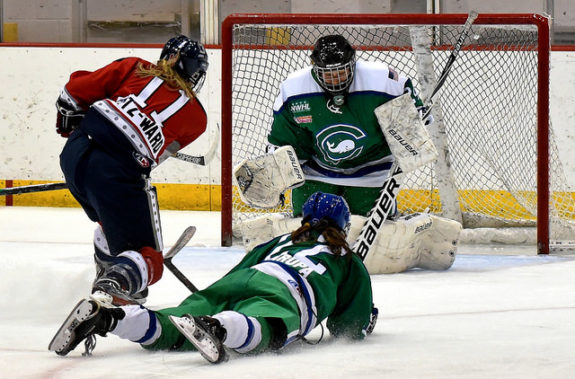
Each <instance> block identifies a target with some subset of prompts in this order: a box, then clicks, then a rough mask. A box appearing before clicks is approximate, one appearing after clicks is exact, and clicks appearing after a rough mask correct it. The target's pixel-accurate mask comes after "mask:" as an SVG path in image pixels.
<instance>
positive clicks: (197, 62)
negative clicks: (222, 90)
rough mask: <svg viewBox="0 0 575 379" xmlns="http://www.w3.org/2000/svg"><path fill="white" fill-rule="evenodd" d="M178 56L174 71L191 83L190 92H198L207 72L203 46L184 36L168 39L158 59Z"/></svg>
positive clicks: (206, 60)
mask: <svg viewBox="0 0 575 379" xmlns="http://www.w3.org/2000/svg"><path fill="white" fill-rule="evenodd" d="M178 54H179V58H178V61H177V62H176V64H175V65H174V70H175V71H176V72H177V73H178V75H180V76H181V77H182V78H183V79H185V80H187V81H189V82H190V83H192V90H193V91H194V92H195V93H198V92H200V89H201V88H202V86H203V85H204V80H205V79H206V72H207V71H208V54H207V52H206V49H205V48H204V46H203V45H202V44H201V43H199V42H196V41H194V40H191V39H189V38H188V37H186V36H184V35H179V36H177V37H174V38H172V39H170V40H169V41H168V42H166V44H165V45H164V48H163V49H162V53H161V54H160V59H166V60H167V59H170V58H171V57H173V56H177V55H178Z"/></svg>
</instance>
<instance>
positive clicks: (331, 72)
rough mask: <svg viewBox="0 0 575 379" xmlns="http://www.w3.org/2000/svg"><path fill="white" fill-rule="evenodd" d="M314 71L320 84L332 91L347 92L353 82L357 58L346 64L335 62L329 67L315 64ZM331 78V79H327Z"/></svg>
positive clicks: (336, 92)
mask: <svg viewBox="0 0 575 379" xmlns="http://www.w3.org/2000/svg"><path fill="white" fill-rule="evenodd" d="M313 71H314V73H315V76H316V78H317V80H318V82H319V85H320V86H321V87H322V88H323V89H325V90H326V91H328V92H329V93H331V94H332V95H338V94H341V93H342V92H345V91H346V90H347V89H348V88H349V86H351V83H352V82H353V76H354V74H355V59H354V58H352V59H351V60H350V61H349V62H347V63H344V64H333V65H328V66H327V67H319V66H318V65H314V66H313ZM326 78H329V79H326Z"/></svg>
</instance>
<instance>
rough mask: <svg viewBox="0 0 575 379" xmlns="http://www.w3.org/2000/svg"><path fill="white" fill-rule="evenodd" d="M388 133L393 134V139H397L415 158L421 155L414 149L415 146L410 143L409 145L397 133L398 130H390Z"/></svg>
mask: <svg viewBox="0 0 575 379" xmlns="http://www.w3.org/2000/svg"><path fill="white" fill-rule="evenodd" d="M387 131H388V132H389V134H391V135H392V136H393V138H395V139H396V140H397V142H399V144H400V145H401V146H403V147H404V148H405V150H407V151H408V152H410V153H411V154H412V155H413V156H416V155H419V153H418V152H417V150H415V148H413V146H411V145H410V144H409V143H407V141H406V140H405V139H404V138H403V137H402V136H401V135H400V134H399V133H398V132H397V130H395V129H391V128H390V129H388V130H387Z"/></svg>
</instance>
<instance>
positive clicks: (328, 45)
mask: <svg viewBox="0 0 575 379" xmlns="http://www.w3.org/2000/svg"><path fill="white" fill-rule="evenodd" d="M355 55H356V54H355V50H354V49H353V47H352V46H351V45H350V43H349V42H348V41H347V40H346V39H345V38H344V37H343V36H341V35H328V36H324V37H321V38H320V39H319V40H318V41H317V43H316V44H315V47H314V49H313V52H312V54H311V60H312V63H313V65H312V66H311V67H308V68H305V69H302V70H299V71H296V72H294V73H292V74H290V75H289V76H288V78H287V79H286V80H285V81H284V82H283V83H282V84H281V86H280V90H279V95H278V97H277V98H276V100H275V103H274V109H273V115H274V119H273V124H272V127H271V131H270V133H269V135H268V141H269V143H270V144H271V146H270V149H269V150H270V151H273V150H274V149H275V148H276V147H278V146H286V145H290V146H292V147H293V149H294V150H295V153H296V155H297V158H298V160H299V161H300V164H301V166H302V170H303V173H304V176H305V183H304V184H303V185H301V186H300V187H297V188H294V189H293V190H292V204H293V213H294V216H296V217H297V216H301V206H302V204H303V203H304V201H305V200H306V199H307V198H308V197H309V195H311V194H312V193H314V192H316V191H323V192H328V193H334V194H338V195H341V196H343V197H345V199H346V200H347V201H348V203H349V206H350V209H351V213H352V214H356V215H364V216H365V215H367V214H368V213H369V211H370V210H371V209H372V207H373V205H374V202H375V200H376V199H377V197H378V195H379V192H380V189H381V187H382V185H383V182H384V180H385V179H386V177H387V176H388V173H389V170H390V168H391V165H392V163H393V160H394V158H393V156H392V154H391V150H390V148H389V146H388V144H387V142H386V140H385V138H384V135H383V133H382V131H381V127H380V125H379V123H378V121H377V118H376V116H375V114H374V109H376V108H377V107H379V106H380V105H382V104H384V103H386V102H388V101H390V100H392V99H394V98H396V97H398V96H401V95H402V94H404V93H409V94H411V97H412V98H413V102H414V104H415V106H416V108H418V110H419V111H420V114H423V103H422V101H421V99H420V98H419V97H418V96H417V92H416V91H415V89H414V87H413V84H412V81H411V79H409V78H407V77H405V76H403V75H399V74H398V73H397V72H395V71H394V70H392V69H390V68H388V67H387V66H386V65H384V64H383V63H380V62H366V61H361V60H357V61H356V56H355ZM430 122H431V119H428V120H426V124H429V123H430Z"/></svg>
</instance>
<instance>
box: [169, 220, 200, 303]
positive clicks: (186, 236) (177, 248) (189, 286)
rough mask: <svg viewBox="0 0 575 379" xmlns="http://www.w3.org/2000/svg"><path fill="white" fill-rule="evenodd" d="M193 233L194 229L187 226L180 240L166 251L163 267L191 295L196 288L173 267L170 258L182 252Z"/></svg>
mask: <svg viewBox="0 0 575 379" xmlns="http://www.w3.org/2000/svg"><path fill="white" fill-rule="evenodd" d="M195 233H196V227H195V226H188V227H187V228H186V230H184V232H183V233H182V235H181V236H180V238H178V240H177V241H176V243H175V244H174V246H172V247H171V249H170V250H168V252H167V253H166V254H164V266H166V268H167V269H168V270H170V271H171V272H172V274H174V276H175V277H176V278H178V280H179V281H180V282H182V284H183V285H185V286H186V288H187V289H189V290H190V292H192V293H193V292H196V291H197V290H198V288H197V287H196V286H195V285H194V284H193V283H192V282H190V280H189V279H188V278H187V277H186V276H185V275H184V274H183V273H182V272H181V271H180V270H179V269H178V268H177V267H176V266H174V263H172V258H174V257H175V256H176V254H178V253H179V252H180V250H182V249H183V248H184V246H186V245H187V243H188V242H190V239H192V237H193V236H194V234H195Z"/></svg>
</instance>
